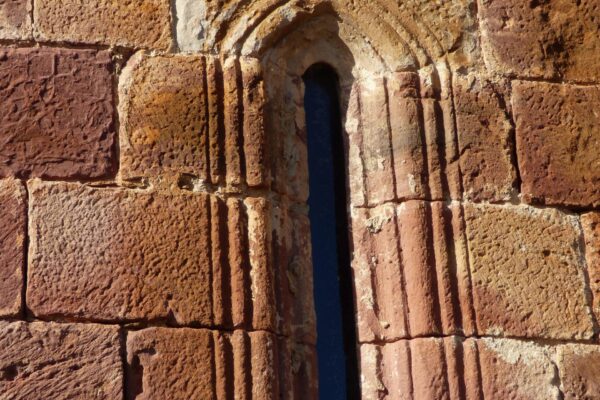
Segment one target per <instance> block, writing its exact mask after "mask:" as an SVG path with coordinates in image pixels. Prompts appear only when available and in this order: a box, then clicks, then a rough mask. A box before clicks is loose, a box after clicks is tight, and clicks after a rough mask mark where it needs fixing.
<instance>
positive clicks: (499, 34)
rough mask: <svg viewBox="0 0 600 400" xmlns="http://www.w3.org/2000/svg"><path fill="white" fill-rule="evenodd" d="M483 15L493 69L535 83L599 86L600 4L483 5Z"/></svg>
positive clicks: (505, 1) (500, 1)
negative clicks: (558, 80)
mask: <svg viewBox="0 0 600 400" xmlns="http://www.w3.org/2000/svg"><path fill="white" fill-rule="evenodd" d="M479 15H480V19H481V26H482V47H483V53H484V55H485V61H486V64H487V66H488V68H489V69H491V70H492V71H494V72H497V73H499V74H505V75H511V76H518V77H530V78H564V79H567V80H573V81H597V80H598V78H599V77H600V52H599V51H598V50H599V49H600V35H599V32H600V30H599V26H598V18H600V9H599V8H598V3H597V0H582V1H563V0H547V1H522V0H483V1H481V2H480V6H479Z"/></svg>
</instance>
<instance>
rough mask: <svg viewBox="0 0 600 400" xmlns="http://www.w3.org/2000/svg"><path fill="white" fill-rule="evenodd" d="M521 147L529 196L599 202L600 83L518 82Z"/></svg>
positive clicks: (569, 202) (524, 187)
mask: <svg viewBox="0 0 600 400" xmlns="http://www.w3.org/2000/svg"><path fill="white" fill-rule="evenodd" d="M513 86H514V88H513V89H514V92H513V100H512V101H513V105H514V113H515V121H516V124H517V128H516V129H517V152H518V158H519V170H520V172H521V178H522V181H523V185H522V188H521V191H522V193H523V194H524V196H525V198H526V199H527V200H529V201H540V202H543V203H545V204H550V205H570V206H598V205H600V153H599V152H598V148H600V115H598V114H597V113H594V112H591V110H594V109H595V108H596V107H598V104H600V103H599V100H598V98H599V96H600V89H598V88H597V87H580V86H571V85H559V84H550V83H541V82H518V83H516V84H514V85H513Z"/></svg>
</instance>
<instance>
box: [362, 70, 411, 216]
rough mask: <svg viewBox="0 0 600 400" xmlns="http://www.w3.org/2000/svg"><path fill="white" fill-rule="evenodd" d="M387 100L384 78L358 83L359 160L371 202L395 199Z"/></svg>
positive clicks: (377, 202) (379, 202)
mask: <svg viewBox="0 0 600 400" xmlns="http://www.w3.org/2000/svg"><path fill="white" fill-rule="evenodd" d="M387 101H388V100H387V95H386V86H385V80H383V79H371V80H369V81H368V84H363V85H361V91H360V105H361V110H360V111H361V122H362V142H363V143H362V162H363V165H364V173H365V177H366V188H367V196H368V202H369V204H373V205H375V204H381V203H384V202H386V201H389V200H393V199H395V198H396V188H395V185H394V164H393V162H392V160H393V156H392V142H391V140H392V137H391V135H390V126H389V124H388V109H387ZM397 133H398V134H400V132H397ZM406 179H408V178H406ZM415 179H416V178H415ZM415 185H416V183H415ZM415 191H416V189H415Z"/></svg>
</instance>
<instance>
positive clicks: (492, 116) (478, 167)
mask: <svg viewBox="0 0 600 400" xmlns="http://www.w3.org/2000/svg"><path fill="white" fill-rule="evenodd" d="M453 85H454V103H455V106H456V123H457V129H458V141H459V146H460V154H461V156H460V169H461V172H462V178H463V190H464V192H465V197H466V198H467V199H469V200H473V201H484V200H487V201H505V200H509V199H510V197H511V194H512V192H513V185H514V182H515V180H516V173H515V170H514V167H513V165H512V160H511V158H512V157H511V154H512V149H513V146H514V144H513V143H511V140H510V135H511V131H512V126H511V124H510V121H509V118H508V110H507V109H506V103H505V98H504V93H503V88H500V87H497V86H496V85H494V84H492V83H489V82H486V81H485V80H483V79H482V78H479V77H476V76H466V77H465V76H460V75H457V76H456V78H455V79H454V82H453ZM506 100H507V99H506Z"/></svg>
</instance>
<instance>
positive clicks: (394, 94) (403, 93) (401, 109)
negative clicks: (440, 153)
mask: <svg viewBox="0 0 600 400" xmlns="http://www.w3.org/2000/svg"><path fill="white" fill-rule="evenodd" d="M418 79H419V77H418V75H416V74H412V73H399V74H396V75H394V76H393V77H392V78H391V79H390V80H389V81H388V82H387V90H388V93H389V94H388V98H389V100H388V101H389V118H390V120H389V122H390V130H391V137H392V143H391V146H392V149H393V150H394V155H393V159H394V173H395V180H396V197H397V198H398V199H424V198H426V195H427V183H428V182H427V169H426V165H425V156H424V154H423V152H424V150H425V143H424V142H425V138H424V135H423V131H422V128H421V121H420V118H421V114H420V113H421V110H420V107H419V100H418V99H417V89H418V82H419V80H418Z"/></svg>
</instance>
